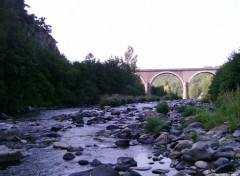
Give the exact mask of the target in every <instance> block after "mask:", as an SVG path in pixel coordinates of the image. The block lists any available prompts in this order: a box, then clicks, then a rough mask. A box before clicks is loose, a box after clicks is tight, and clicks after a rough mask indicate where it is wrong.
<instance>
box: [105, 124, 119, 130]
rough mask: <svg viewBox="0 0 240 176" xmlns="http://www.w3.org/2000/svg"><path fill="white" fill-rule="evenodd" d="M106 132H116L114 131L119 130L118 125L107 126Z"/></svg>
mask: <svg viewBox="0 0 240 176" xmlns="http://www.w3.org/2000/svg"><path fill="white" fill-rule="evenodd" d="M106 129H107V130H116V129H121V128H120V126H119V125H108V126H107V127H106Z"/></svg>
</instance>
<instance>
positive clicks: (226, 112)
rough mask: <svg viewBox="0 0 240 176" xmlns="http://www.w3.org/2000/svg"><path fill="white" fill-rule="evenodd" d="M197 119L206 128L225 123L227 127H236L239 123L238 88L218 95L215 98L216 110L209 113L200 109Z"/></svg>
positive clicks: (239, 92) (239, 103) (239, 93)
mask: <svg viewBox="0 0 240 176" xmlns="http://www.w3.org/2000/svg"><path fill="white" fill-rule="evenodd" d="M197 121H199V122H201V123H203V124H204V126H205V127H206V128H213V127H216V126H219V125H222V124H223V123H227V124H228V128H229V129H232V130H235V129H238V128H239V125H240V88H237V90H236V92H229V93H225V94H223V95H222V96H220V97H219V98H218V100H217V110H216V112H215V113H213V114H210V113H208V112H207V111H201V112H200V113H199V114H198V116H197Z"/></svg>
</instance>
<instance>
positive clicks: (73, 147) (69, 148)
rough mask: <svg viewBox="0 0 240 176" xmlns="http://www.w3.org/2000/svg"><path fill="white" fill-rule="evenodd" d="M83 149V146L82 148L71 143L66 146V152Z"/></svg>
mask: <svg viewBox="0 0 240 176" xmlns="http://www.w3.org/2000/svg"><path fill="white" fill-rule="evenodd" d="M83 150H84V148H82V147H81V146H77V147H76V146H71V145H69V146H68V148H67V151H68V152H79V151H80V152H81V151H83Z"/></svg>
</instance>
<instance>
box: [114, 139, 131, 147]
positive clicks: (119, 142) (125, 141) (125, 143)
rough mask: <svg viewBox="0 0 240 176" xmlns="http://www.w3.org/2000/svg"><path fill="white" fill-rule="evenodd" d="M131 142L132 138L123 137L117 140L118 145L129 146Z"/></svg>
mask: <svg viewBox="0 0 240 176" xmlns="http://www.w3.org/2000/svg"><path fill="white" fill-rule="evenodd" d="M129 143H130V140H128V139H123V140H119V141H116V142H115V144H116V146H118V147H128V146H129Z"/></svg>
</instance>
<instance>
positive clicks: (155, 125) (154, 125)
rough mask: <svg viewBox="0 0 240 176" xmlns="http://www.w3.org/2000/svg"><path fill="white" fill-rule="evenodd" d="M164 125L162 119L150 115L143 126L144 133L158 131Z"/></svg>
mask: <svg viewBox="0 0 240 176" xmlns="http://www.w3.org/2000/svg"><path fill="white" fill-rule="evenodd" d="M164 125H165V121H164V120H163V119H159V118H156V117H150V118H148V120H147V123H146V125H145V126H144V132H145V133H151V132H154V133H159V132H160V131H161V129H162V128H163V126H164Z"/></svg>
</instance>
